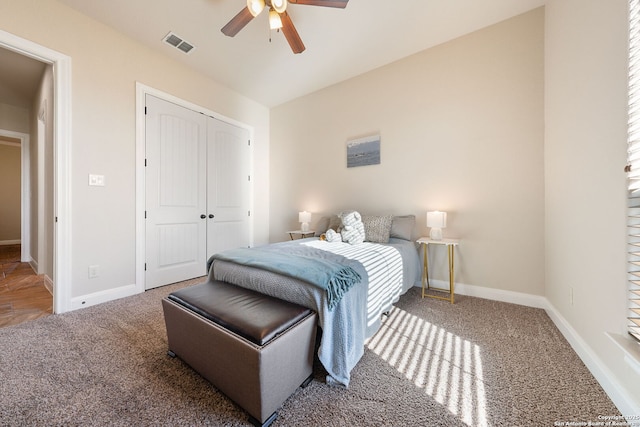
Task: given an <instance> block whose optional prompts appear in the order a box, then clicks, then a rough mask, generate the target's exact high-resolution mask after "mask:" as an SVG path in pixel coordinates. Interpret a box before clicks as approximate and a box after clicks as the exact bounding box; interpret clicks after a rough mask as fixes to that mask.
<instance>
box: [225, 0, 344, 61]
mask: <svg viewBox="0 0 640 427" xmlns="http://www.w3.org/2000/svg"><path fill="white" fill-rule="evenodd" d="M348 2H349V0H288V1H287V0H247V6H246V7H245V8H244V9H242V10H241V11H240V12H239V13H238V14H237V15H236V16H234V17H233V19H231V21H229V22H228V23H227V25H225V26H224V27H222V30H221V31H222V32H223V33H224V34H225V35H227V36H229V37H233V36H235V35H236V34H238V33H239V32H240V30H242V29H243V28H244V27H245V25H247V24H248V23H249V22H250V21H251V20H252V19H253V18H255V17H256V16H258V15H259V14H260V12H262V10H263V9H264V8H265V7H268V8H269V27H270V28H271V29H272V30H275V29H280V28H282V33H283V34H284V36H285V37H286V39H287V42H289V46H291V50H292V51H293V53H302V52H303V51H304V49H305V47H304V43H302V39H301V38H300V35H299V34H298V31H297V30H296V27H295V26H294V25H293V22H292V21H291V17H289V14H288V13H287V3H292V4H306V5H309V6H325V7H337V8H340V9H344V8H345V7H347V3H348Z"/></svg>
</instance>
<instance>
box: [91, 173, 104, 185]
mask: <svg viewBox="0 0 640 427" xmlns="http://www.w3.org/2000/svg"><path fill="white" fill-rule="evenodd" d="M89 185H92V186H98V187H104V175H94V174H89Z"/></svg>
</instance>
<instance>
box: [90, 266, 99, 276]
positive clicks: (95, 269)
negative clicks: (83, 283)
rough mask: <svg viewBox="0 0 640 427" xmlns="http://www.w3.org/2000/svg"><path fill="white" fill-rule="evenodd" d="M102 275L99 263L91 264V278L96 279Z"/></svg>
mask: <svg viewBox="0 0 640 427" xmlns="http://www.w3.org/2000/svg"><path fill="white" fill-rule="evenodd" d="M99 275H100V266H99V265H90V266H89V279H95V278H96V277H98V276H99Z"/></svg>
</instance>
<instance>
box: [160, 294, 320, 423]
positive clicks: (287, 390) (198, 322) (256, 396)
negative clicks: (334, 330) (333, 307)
mask: <svg viewBox="0 0 640 427" xmlns="http://www.w3.org/2000/svg"><path fill="white" fill-rule="evenodd" d="M162 308H163V310H164V318H165V323H166V326H167V337H168V341H169V354H170V355H171V356H178V357H179V358H180V359H182V360H183V361H184V362H186V363H187V364H188V365H189V366H191V367H192V368H193V369H194V370H195V371H197V372H198V373H199V374H200V375H202V376H203V377H204V378H206V379H207V380H208V381H210V382H211V383H212V384H213V385H214V386H215V387H217V388H218V389H219V390H220V391H221V392H223V393H224V394H226V395H227V396H228V397H229V398H230V399H231V400H233V401H234V402H236V403H237V404H238V405H239V406H241V407H242V408H243V409H244V410H245V411H247V412H248V413H249V415H250V416H251V417H250V420H251V422H252V423H253V424H256V425H261V426H267V425H269V424H271V422H272V421H273V420H274V419H275V418H276V416H277V412H276V410H277V409H278V408H279V407H280V406H281V405H282V403H283V402H284V401H285V400H286V399H287V398H288V397H289V396H291V394H292V393H293V392H294V391H295V390H296V389H297V388H298V387H299V386H300V385H303V386H306V385H307V384H308V382H309V381H310V380H311V376H312V371H313V353H314V348H315V335H316V313H315V312H314V311H312V310H310V309H308V308H305V307H300V306H298V305H296V304H292V303H289V302H286V301H282V300H279V299H276V298H273V297H270V296H267V295H263V294H260V293H258V292H254V291H251V290H248V289H244V288H242V287H238V286H234V285H231V284H228V283H225V282H220V281H209V282H205V283H202V284H199V285H195V286H191V287H188V288H184V289H181V290H179V291H176V292H173V293H172V294H170V295H169V296H168V297H167V298H164V299H163V300H162Z"/></svg>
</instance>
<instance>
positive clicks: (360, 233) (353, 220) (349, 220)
mask: <svg viewBox="0 0 640 427" xmlns="http://www.w3.org/2000/svg"><path fill="white" fill-rule="evenodd" d="M340 219H341V220H342V231H341V234H342V241H343V242H347V243H349V244H351V245H358V244H360V243H362V242H364V237H365V233H364V224H363V223H362V217H361V216H360V213H359V212H357V211H352V212H343V213H341V214H340Z"/></svg>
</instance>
